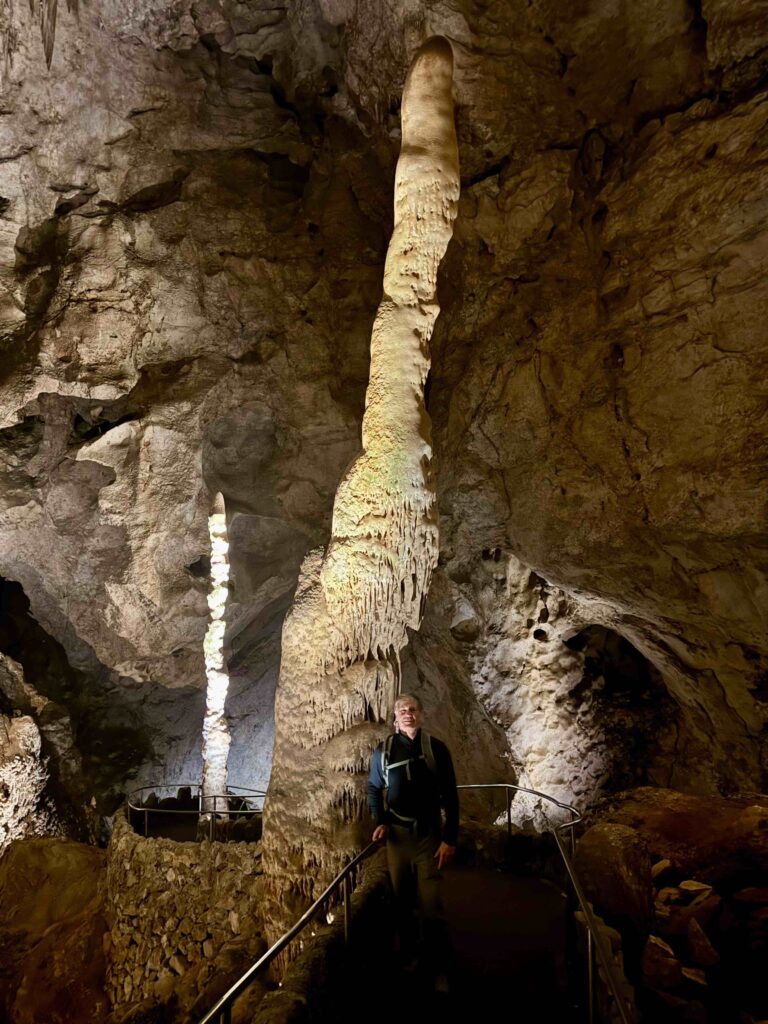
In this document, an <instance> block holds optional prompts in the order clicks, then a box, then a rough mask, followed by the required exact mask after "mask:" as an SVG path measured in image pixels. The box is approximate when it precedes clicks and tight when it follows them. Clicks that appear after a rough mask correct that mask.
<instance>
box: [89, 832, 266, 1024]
mask: <svg viewBox="0 0 768 1024" xmlns="http://www.w3.org/2000/svg"><path fill="white" fill-rule="evenodd" d="M260 902H261V852H260V848H259V846H258V845H256V844H252V843H227V844H226V845H225V844H220V843H208V842H203V843H177V842H174V841H172V840H169V839H144V838H143V837H140V836H138V835H136V834H135V833H134V832H133V831H132V829H131V828H130V825H129V824H128V822H127V820H126V819H125V818H124V817H122V816H118V818H117V819H116V825H115V831H114V834H113V837H112V842H111V843H110V847H109V851H108V860H107V883H106V917H107V921H108V923H109V927H110V935H109V938H108V940H107V992H108V994H109V997H110V1000H111V1002H112V1004H113V1006H120V1005H124V1004H129V1003H130V1004H136V1003H139V1002H141V1001H143V1000H147V999H149V1000H157V1001H160V1002H166V1001H167V1000H168V999H169V998H170V997H171V996H172V995H173V996H174V998H175V1000H176V1001H177V1006H178V1008H179V1010H180V1011H181V1012H185V1011H188V1010H190V1009H191V1007H193V1006H194V1005H195V1003H196V1002H197V1000H198V999H199V998H200V996H201V995H203V993H207V992H208V990H209V982H210V981H211V978H212V977H213V975H214V974H217V973H221V972H222V971H223V972H224V974H227V972H228V971H231V972H232V973H239V972H240V971H241V969H245V967H246V966H247V964H248V963H250V962H251V961H253V960H254V959H256V957H257V956H258V955H259V954H260V953H261V952H262V951H263V948H264V943H263V941H262V939H261V936H260V925H261V919H260V915H259V904H260Z"/></svg>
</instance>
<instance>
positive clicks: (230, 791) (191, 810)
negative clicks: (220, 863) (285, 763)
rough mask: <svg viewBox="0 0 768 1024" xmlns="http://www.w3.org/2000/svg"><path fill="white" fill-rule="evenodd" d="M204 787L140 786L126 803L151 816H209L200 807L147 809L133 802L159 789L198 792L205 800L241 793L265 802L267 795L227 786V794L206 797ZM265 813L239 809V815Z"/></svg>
mask: <svg viewBox="0 0 768 1024" xmlns="http://www.w3.org/2000/svg"><path fill="white" fill-rule="evenodd" d="M202 788H203V787H202V786H201V785H200V783H199V782H161V783H158V784H156V785H150V786H139V787H138V788H137V789H132V790H131V791H130V793H129V794H128V796H127V797H126V803H127V804H128V806H129V807H130V809H131V810H132V811H149V813H150V814H153V813H155V814H157V813H159V814H208V813H210V812H209V811H202V810H201V809H200V808H199V807H192V808H181V809H180V808H177V807H147V806H146V805H145V804H134V803H133V800H134V798H135V797H138V796H139V794H140V793H147V792H149V793H156V792H157V790H158V789H175V790H176V791H177V792H178V791H179V790H180V789H189V790H198V794H197V795H198V797H199V798H202V799H205V800H228V799H229V798H230V797H237V796H239V795H240V794H241V793H242V794H243V799H244V800H247V799H248V798H253V799H260V800H264V799H265V798H266V796H267V794H266V793H265V792H264V790H261V789H248V788H246V787H245V786H227V792H226V793H206V795H205V797H203V796H202V792H201V791H202ZM262 811H263V808H262V807H242V808H238V810H237V812H235V813H237V814H261V813H262Z"/></svg>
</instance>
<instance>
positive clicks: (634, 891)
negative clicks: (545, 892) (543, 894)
mask: <svg viewBox="0 0 768 1024" xmlns="http://www.w3.org/2000/svg"><path fill="white" fill-rule="evenodd" d="M575 864H576V870H577V871H578V873H579V877H580V879H581V882H582V885H583V887H584V891H585V893H586V895H587V897H588V898H589V899H590V900H591V901H592V902H593V903H594V904H595V907H596V908H597V910H598V912H599V913H600V914H601V915H602V916H604V917H605V918H606V920H607V921H609V923H611V924H615V925H616V926H617V927H618V928H619V930H620V931H622V930H623V929H625V928H629V929H630V930H631V932H632V933H633V934H635V935H637V936H638V937H641V938H643V939H644V938H645V936H646V935H647V934H648V931H649V930H650V927H651V922H652V921H653V886H652V883H651V862H650V857H649V856H648V850H647V847H646V845H645V842H644V841H643V839H642V838H641V837H640V836H639V834H638V833H637V832H636V831H635V830H634V829H631V828H628V827H627V826H624V825H612V824H601V825H594V826H593V827H592V828H590V829H589V830H588V831H587V832H586V833H585V835H584V836H583V837H582V839H581V840H580V841H579V845H578V847H577V848H576V859H575Z"/></svg>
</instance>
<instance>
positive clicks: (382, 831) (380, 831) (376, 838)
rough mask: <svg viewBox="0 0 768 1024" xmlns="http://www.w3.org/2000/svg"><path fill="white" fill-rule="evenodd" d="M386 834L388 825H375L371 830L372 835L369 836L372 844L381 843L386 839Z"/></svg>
mask: <svg viewBox="0 0 768 1024" xmlns="http://www.w3.org/2000/svg"><path fill="white" fill-rule="evenodd" d="M388 832H389V826H388V825H377V826H376V828H375V829H374V830H373V835H372V836H371V839H372V841H373V842H374V843H378V842H381V841H382V840H384V839H386V838H387V833H388Z"/></svg>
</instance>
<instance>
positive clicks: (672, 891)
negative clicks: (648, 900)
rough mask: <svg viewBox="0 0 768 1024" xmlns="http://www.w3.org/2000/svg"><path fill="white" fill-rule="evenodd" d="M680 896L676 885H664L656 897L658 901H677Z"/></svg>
mask: <svg viewBox="0 0 768 1024" xmlns="http://www.w3.org/2000/svg"><path fill="white" fill-rule="evenodd" d="M681 898H682V893H681V892H680V889H678V888H677V886H669V885H668V886H665V887H664V888H663V889H659V892H658V894H657V896H656V899H657V900H658V902H659V903H679V901H680V899H681Z"/></svg>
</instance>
